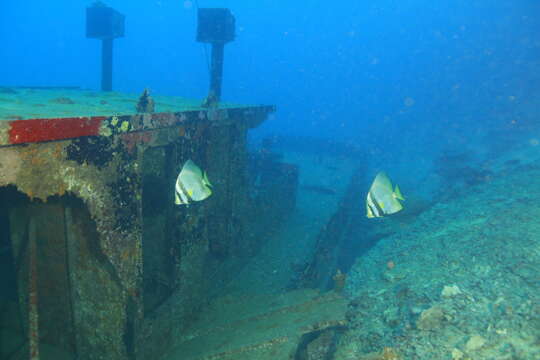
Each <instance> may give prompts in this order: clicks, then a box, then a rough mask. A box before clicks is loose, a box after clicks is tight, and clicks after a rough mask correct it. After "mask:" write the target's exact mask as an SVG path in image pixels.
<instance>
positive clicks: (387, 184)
mask: <svg viewBox="0 0 540 360" xmlns="http://www.w3.org/2000/svg"><path fill="white" fill-rule="evenodd" d="M373 185H375V186H377V187H383V188H385V189H387V190H390V191H392V182H391V181H390V178H388V175H386V173H385V172H384V171H381V172H380V173H378V174H377V176H376V177H375V180H373Z"/></svg>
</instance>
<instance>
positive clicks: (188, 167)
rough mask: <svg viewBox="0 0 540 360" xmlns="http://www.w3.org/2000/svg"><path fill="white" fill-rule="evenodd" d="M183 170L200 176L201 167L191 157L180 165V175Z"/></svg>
mask: <svg viewBox="0 0 540 360" xmlns="http://www.w3.org/2000/svg"><path fill="white" fill-rule="evenodd" d="M183 172H186V173H187V172H190V173H192V174H195V175H197V176H201V177H202V171H201V169H200V168H199V167H198V166H197V165H196V164H195V163H194V162H193V161H192V160H191V159H189V160H187V161H186V163H185V164H184V166H183V167H182V171H181V172H180V175H182V173H183Z"/></svg>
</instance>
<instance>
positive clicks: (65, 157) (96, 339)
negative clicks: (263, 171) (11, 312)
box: [0, 107, 273, 360]
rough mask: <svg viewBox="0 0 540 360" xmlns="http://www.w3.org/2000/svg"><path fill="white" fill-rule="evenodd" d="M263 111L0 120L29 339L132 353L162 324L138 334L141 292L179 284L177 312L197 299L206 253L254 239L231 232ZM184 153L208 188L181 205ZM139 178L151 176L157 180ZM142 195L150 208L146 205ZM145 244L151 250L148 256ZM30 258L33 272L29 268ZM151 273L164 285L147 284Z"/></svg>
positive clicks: (203, 286)
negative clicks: (207, 193) (252, 131)
mask: <svg viewBox="0 0 540 360" xmlns="http://www.w3.org/2000/svg"><path fill="white" fill-rule="evenodd" d="M271 111H273V108H272V107H254V108H238V109H223V110H221V109H213V110H196V111H186V112H178V113H156V114H138V115H131V116H118V117H117V116H110V117H88V118H71V119H34V120H16V121H11V122H8V121H3V122H0V170H1V171H0V187H3V186H13V187H12V192H13V194H15V193H16V196H15V195H14V197H16V198H17V199H20V201H19V200H18V201H17V202H16V203H14V204H13V206H10V208H9V209H8V210H9V214H10V215H9V217H10V238H11V242H12V244H13V251H14V254H15V258H17V259H19V261H18V262H17V264H16V265H17V273H18V274H19V275H18V279H19V280H18V283H19V289H30V290H31V291H30V292H29V293H27V292H24V291H20V294H19V298H20V303H21V306H24V305H25V304H30V305H32V304H34V303H39V306H37V311H34V309H35V308H31V309H32V311H26V313H27V314H30V316H31V318H30V319H29V322H27V323H28V324H32V326H31V328H30V329H29V331H30V334H34V331H35V330H32V329H33V328H34V327H36V329H37V328H39V331H40V334H41V336H40V338H39V341H38V340H37V339H36V342H37V343H36V344H35V345H36V347H37V346H38V345H39V344H40V343H46V344H49V345H53V346H55V347H59V348H62V349H63V351H65V352H67V353H70V354H74V355H76V356H77V358H78V359H88V360H93V359H103V358H107V359H111V360H116V359H119V360H120V359H134V358H137V357H138V348H139V347H140V345H141V342H142V341H148V342H152V341H154V340H152V337H156V336H163V333H161V332H151V331H150V332H148V333H146V334H144V335H142V334H141V329H142V326H141V324H142V321H143V319H144V317H145V310H146V312H147V313H148V312H149V311H151V310H153V309H154V308H155V307H158V306H159V305H160V303H155V302H154V303H146V302H145V301H144V298H145V295H146V296H147V297H149V298H151V297H154V296H157V294H158V293H159V294H162V298H163V301H165V300H166V298H167V294H169V295H170V294H172V293H173V292H180V293H183V294H187V295H186V299H185V301H184V305H185V308H184V309H183V310H182V312H181V314H179V315H178V316H179V319H181V320H183V321H186V319H188V318H189V314H191V313H193V312H194V311H196V309H197V308H198V307H199V306H200V304H201V299H204V298H205V294H206V292H207V291H208V289H209V287H210V286H211V282H212V279H211V278H210V277H208V274H207V273H206V272H205V271H207V270H205V269H207V268H208V264H209V262H212V261H214V263H213V268H212V269H213V271H216V269H219V266H220V265H219V264H220V262H219V261H217V260H215V259H219V258H220V257H222V256H227V255H228V254H231V253H241V252H242V251H243V250H242V249H243V248H249V247H252V244H249V241H246V242H245V243H243V242H242V241H240V239H242V236H243V235H242V234H243V233H242V229H244V230H245V228H246V226H247V225H246V224H245V220H241V219H242V213H244V212H246V211H247V209H248V208H249V198H248V196H247V191H243V190H245V187H246V186H247V184H246V181H245V176H246V174H245V172H246V169H245V166H246V162H245V158H246V153H245V151H246V149H245V141H246V140H245V139H246V134H247V131H248V129H249V128H251V127H254V126H256V125H258V124H259V123H260V122H261V121H263V120H264V119H265V118H266V116H267V114H268V113H269V112H271ZM155 149H162V151H163V153H164V154H169V155H167V156H168V157H167V158H166V160H164V161H162V162H161V163H159V162H158V161H157V160H156V161H153V159H152V156H150V155H151V154H156V153H155V152H154V153H153V152H152V151H155ZM160 151H161V150H160ZM145 157H146V160H145ZM190 158H192V159H196V160H197V163H198V164H200V165H201V166H202V167H204V168H205V170H206V171H207V172H208V174H209V177H210V178H211V179H212V180H213V181H212V182H213V184H214V187H215V189H214V195H213V196H212V197H211V198H209V199H208V201H206V202H204V203H203V204H200V205H199V204H197V205H195V206H192V207H190V208H189V209H188V208H177V207H176V208H175V207H174V206H173V205H172V204H173V194H174V193H173V187H168V186H169V185H171V184H173V182H172V181H171V175H173V174H175V173H176V172H177V171H179V169H180V166H181V165H182V163H183V162H184V161H185V160H187V159H190ZM152 164H154V165H152ZM148 179H158V180H159V179H161V180H163V183H160V184H162V186H152V183H151V182H150V183H147V181H148ZM145 184H146V185H147V186H146V188H145ZM148 184H150V185H148ZM10 189H11V188H10ZM15 189H16V190H15ZM143 189H146V190H145V191H143ZM10 191H11V190H10ZM145 199H146V200H145ZM156 199H157V200H156ZM149 201H150V204H154V205H153V206H154V207H155V208H156V209H157V210H156V212H155V213H153V214H151V213H150V209H151V207H149V205H148V204H149ZM152 201H153V202H154V203H152ZM145 204H146V205H145ZM143 210H144V211H145V212H148V214H144V213H143ZM158 210H159V211H158ZM145 215H148V219H150V220H149V221H146V222H145V220H144V218H145ZM212 215H215V216H212ZM30 220H31V221H33V222H34V223H35V225H33V226H35V227H36V229H35V245H33V246H36V253H35V254H37V258H36V259H35V260H36V262H35V263H34V262H33V260H32V259H34V258H33V256H32V254H33V253H32V251H31V249H32V247H30V248H29V247H28V243H29V241H30V240H31V239H30V236H29V233H28V231H26V229H28V224H29V221H30ZM162 220H163V224H162V225H159V224H160V222H159V221H162ZM145 224H146V226H147V228H145ZM156 224H158V225H159V226H157V225H156ZM151 225H153V226H154V227H153V229H150V226H151ZM145 237H146V238H145ZM154 242H155V243H156V244H158V246H157V248H155V249H152V247H151V246H152V245H151V244H153V243H154ZM32 243H33V242H32V241H30V244H32ZM145 244H146V245H145ZM145 248H146V250H147V251H148V253H149V254H150V255H151V256H148V257H146V258H145V256H143V252H144V251H145ZM212 259H214V260H212ZM164 261H165V262H166V266H162V265H159V264H160V263H163V262H164ZM156 264H158V265H156ZM33 266H37V269H38V273H39V274H40V275H39V277H29V275H28V274H32V273H34V272H33V271H32V269H33ZM145 267H146V268H147V269H148V275H147V276H146V275H145ZM24 274H26V275H24ZM43 274H46V275H43ZM158 278H159V280H160V281H161V283H162V285H161V286H165V287H166V290H167V291H162V290H159V291H157V290H155V289H156V288H157V286H154V285H152V284H153V283H154V282H156V281H157V280H156V279H158ZM34 282H36V284H35V286H34ZM145 304H147V305H145ZM26 306H27V307H26V308H27V309H28V306H29V305H26ZM33 312H34V313H35V315H38V314H39V317H38V316H36V317H34V316H33V315H32V313H33ZM38 318H39V320H37V319H38ZM32 319H36V320H35V322H32Z"/></svg>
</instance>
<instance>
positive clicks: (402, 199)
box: [394, 185, 405, 201]
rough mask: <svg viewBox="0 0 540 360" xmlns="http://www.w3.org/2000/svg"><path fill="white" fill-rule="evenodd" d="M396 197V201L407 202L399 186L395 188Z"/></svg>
mask: <svg viewBox="0 0 540 360" xmlns="http://www.w3.org/2000/svg"><path fill="white" fill-rule="evenodd" d="M394 197H395V198H396V199H399V200H401V201H405V198H404V197H403V195H401V191H400V190H399V186H397V185H396V187H395V188H394Z"/></svg>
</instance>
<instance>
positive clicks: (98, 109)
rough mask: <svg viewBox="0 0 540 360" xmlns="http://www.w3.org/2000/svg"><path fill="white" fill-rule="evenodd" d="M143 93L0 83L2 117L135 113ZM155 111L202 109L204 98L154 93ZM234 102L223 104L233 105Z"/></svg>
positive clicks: (22, 118) (226, 105)
mask: <svg viewBox="0 0 540 360" xmlns="http://www.w3.org/2000/svg"><path fill="white" fill-rule="evenodd" d="M139 96H140V94H125V93H119V92H98V91H90V90H83V89H78V88H24V87H14V88H7V87H0V120H24V119H35V118H62V117H78V116H111V115H130V114H135V113H136V106H137V101H138V100H139ZM152 98H153V99H154V101H155V111H156V112H176V111H187V110H199V109H201V106H200V105H201V103H202V100H200V99H187V98H183V97H178V96H160V95H156V96H154V95H152ZM230 106H233V105H231V104H221V107H225V108H226V107H230Z"/></svg>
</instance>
